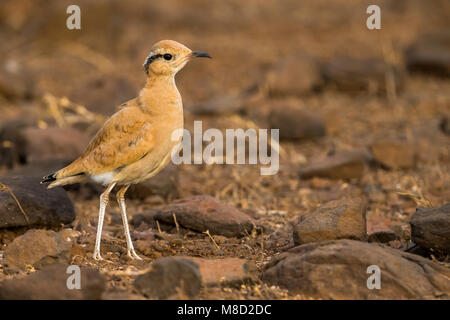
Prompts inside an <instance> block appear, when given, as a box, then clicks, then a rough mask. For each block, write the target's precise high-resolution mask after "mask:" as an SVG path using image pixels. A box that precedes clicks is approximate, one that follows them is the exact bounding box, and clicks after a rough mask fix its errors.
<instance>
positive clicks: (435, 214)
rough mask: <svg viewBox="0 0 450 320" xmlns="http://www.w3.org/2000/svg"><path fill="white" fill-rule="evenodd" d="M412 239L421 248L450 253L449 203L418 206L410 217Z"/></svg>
mask: <svg viewBox="0 0 450 320" xmlns="http://www.w3.org/2000/svg"><path fill="white" fill-rule="evenodd" d="M411 237H412V241H413V242H414V243H416V244H417V245H419V246H420V247H422V248H425V249H428V250H434V251H437V252H440V253H443V254H449V253H450V203H447V204H446V205H443V206H442V207H436V208H418V209H417V211H416V213H414V215H413V216H412V218H411Z"/></svg>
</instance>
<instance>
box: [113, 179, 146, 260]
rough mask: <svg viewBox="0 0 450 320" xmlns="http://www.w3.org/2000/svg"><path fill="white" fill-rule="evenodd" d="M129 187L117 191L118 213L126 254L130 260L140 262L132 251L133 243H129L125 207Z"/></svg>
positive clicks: (139, 258)
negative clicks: (119, 214) (125, 243)
mask: <svg viewBox="0 0 450 320" xmlns="http://www.w3.org/2000/svg"><path fill="white" fill-rule="evenodd" d="M128 188H129V185H126V186H123V187H122V188H120V190H119V191H117V202H119V207H120V211H121V212H122V222H123V229H124V231H125V238H126V240H127V254H128V256H129V257H130V258H131V259H137V260H142V259H141V257H139V256H138V255H137V254H136V251H134V247H133V242H132V241H131V236H130V229H129V228H128V218H127V209H126V206H125V192H127V190H128Z"/></svg>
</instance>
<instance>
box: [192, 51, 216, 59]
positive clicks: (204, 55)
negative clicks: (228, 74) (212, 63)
mask: <svg viewBox="0 0 450 320" xmlns="http://www.w3.org/2000/svg"><path fill="white" fill-rule="evenodd" d="M191 56H192V57H196V58H210V59H212V57H211V56H210V55H209V53H206V52H203V51H192V53H191Z"/></svg>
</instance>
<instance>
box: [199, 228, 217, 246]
mask: <svg viewBox="0 0 450 320" xmlns="http://www.w3.org/2000/svg"><path fill="white" fill-rule="evenodd" d="M203 233H204V234H207V235H208V237H209V238H210V239H211V240H212V242H213V243H214V246H215V247H216V248H217V249H220V247H219V246H218V244H217V243H216V240H214V238H213V237H212V236H211V233H209V230H206V231H205V232H203Z"/></svg>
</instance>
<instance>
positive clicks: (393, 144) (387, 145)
mask: <svg viewBox="0 0 450 320" xmlns="http://www.w3.org/2000/svg"><path fill="white" fill-rule="evenodd" d="M371 151H372V154H373V157H374V159H375V160H376V161H377V162H379V163H380V164H382V165H383V166H385V167H388V168H391V169H408V168H413V167H414V166H415V152H414V149H413V147H412V145H409V144H408V143H406V142H404V141H396V140H383V141H378V142H375V143H374V144H372V146H371Z"/></svg>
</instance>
